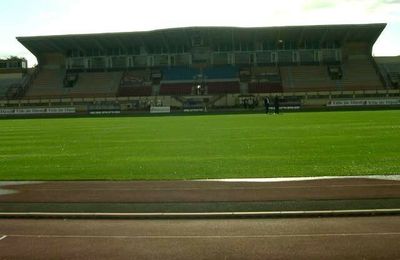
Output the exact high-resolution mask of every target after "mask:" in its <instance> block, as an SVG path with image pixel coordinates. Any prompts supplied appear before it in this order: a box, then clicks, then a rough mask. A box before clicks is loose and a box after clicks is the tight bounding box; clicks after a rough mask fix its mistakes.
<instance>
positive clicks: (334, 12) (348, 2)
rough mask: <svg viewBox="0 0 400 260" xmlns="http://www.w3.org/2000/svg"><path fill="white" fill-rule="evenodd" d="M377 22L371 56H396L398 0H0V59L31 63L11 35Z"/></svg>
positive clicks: (398, 44) (399, 35)
mask: <svg viewBox="0 0 400 260" xmlns="http://www.w3.org/2000/svg"><path fill="white" fill-rule="evenodd" d="M377 22H379V23H380V22H384V23H388V26H387V28H386V29H385V31H384V32H383V34H382V35H381V37H380V39H379V40H378V42H377V43H376V45H375V47H374V51H373V54H374V55H375V56H394V55H400V0H334V1H330V0H273V1H269V0H245V1H234V0H198V1H193V0H181V1H178V0H164V1H157V0H152V1H150V0H0V57H7V56H10V55H17V56H23V57H26V58H28V60H29V62H30V65H33V63H36V60H35V59H34V57H33V56H32V55H31V54H29V51H27V50H26V49H25V48H24V47H23V46H22V45H20V44H19V43H18V42H17V40H16V39H15V37H17V36H36V35H54V34H78V33H100V32H124V31H143V30H152V29H162V28H171V27H186V26H240V27H252V26H257V27H259V26H286V25H315V24H349V23H377Z"/></svg>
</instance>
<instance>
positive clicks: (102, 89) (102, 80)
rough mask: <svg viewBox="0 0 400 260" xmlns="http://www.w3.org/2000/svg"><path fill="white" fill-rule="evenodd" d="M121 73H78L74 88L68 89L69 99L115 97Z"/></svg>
mask: <svg viewBox="0 0 400 260" xmlns="http://www.w3.org/2000/svg"><path fill="white" fill-rule="evenodd" d="M121 78H122V72H84V73H79V79H78V81H77V83H76V84H75V86H74V87H73V88H71V89H69V93H68V96H71V97H86V96H93V97H101V96H104V97H108V96H116V93H117V91H118V87H119V84H120V81H121Z"/></svg>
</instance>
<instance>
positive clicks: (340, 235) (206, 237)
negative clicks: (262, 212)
mask: <svg viewBox="0 0 400 260" xmlns="http://www.w3.org/2000/svg"><path fill="white" fill-rule="evenodd" d="M363 236H400V232H380V233H328V234H275V235H274V234H271V235H233V236H229V235H221V236H217V235H204V236H202V235H197V236H192V235H187V236H173V235H171V236H157V235H155V236H145V235H143V236H141V235H138V236H94V235H93V236H90V235H86V236H84V235H82V236H81V235H33V234H32V235H30V234H25V235H23V234H13V235H7V237H23V238H89V239H90V238H94V239H228V238H231V239H242V238H256V239H257V238H260V239H262V238H287V237H294V238H296V237H300V238H301V237H363Z"/></svg>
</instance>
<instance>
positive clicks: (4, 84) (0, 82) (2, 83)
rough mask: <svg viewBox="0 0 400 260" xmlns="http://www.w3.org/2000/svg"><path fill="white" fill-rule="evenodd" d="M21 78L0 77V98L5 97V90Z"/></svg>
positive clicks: (17, 82)
mask: <svg viewBox="0 0 400 260" xmlns="http://www.w3.org/2000/svg"><path fill="white" fill-rule="evenodd" d="M20 82H21V79H0V99H2V98H6V97H7V92H8V90H9V89H10V87H11V86H12V85H14V84H19V83H20Z"/></svg>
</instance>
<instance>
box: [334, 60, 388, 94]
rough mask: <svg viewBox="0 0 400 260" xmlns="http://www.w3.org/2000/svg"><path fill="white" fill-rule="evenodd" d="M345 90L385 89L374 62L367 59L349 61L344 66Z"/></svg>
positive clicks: (343, 84)
mask: <svg viewBox="0 0 400 260" xmlns="http://www.w3.org/2000/svg"><path fill="white" fill-rule="evenodd" d="M342 68H343V78H342V80H341V84H342V89H343V90H369V89H370V90H376V89H383V84H382V83H381V81H380V79H379V75H378V72H377V70H376V69H375V68H374V66H373V64H372V61H370V60H368V59H367V58H366V57H365V58H362V57H361V58H359V59H349V60H348V61H347V62H345V63H344V64H343V65H342Z"/></svg>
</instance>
